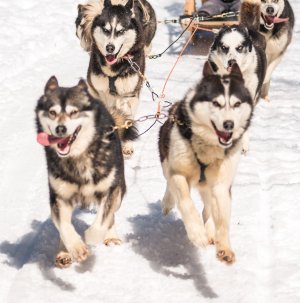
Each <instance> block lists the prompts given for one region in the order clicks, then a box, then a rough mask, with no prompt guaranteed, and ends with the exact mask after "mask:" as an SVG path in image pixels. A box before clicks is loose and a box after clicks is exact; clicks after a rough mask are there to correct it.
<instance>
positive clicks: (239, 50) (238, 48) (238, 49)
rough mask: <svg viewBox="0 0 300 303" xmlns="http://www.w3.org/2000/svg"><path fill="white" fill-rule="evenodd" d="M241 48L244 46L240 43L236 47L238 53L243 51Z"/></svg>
mask: <svg viewBox="0 0 300 303" xmlns="http://www.w3.org/2000/svg"><path fill="white" fill-rule="evenodd" d="M243 49H244V46H242V45H241V46H239V47H237V49H236V50H237V51H238V52H239V53H241V52H242V51H243Z"/></svg>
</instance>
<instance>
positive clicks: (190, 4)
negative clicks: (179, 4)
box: [180, 0, 239, 55]
mask: <svg viewBox="0 0 300 303" xmlns="http://www.w3.org/2000/svg"><path fill="white" fill-rule="evenodd" d="M206 1H207V0H202V1H201V2H202V4H203V3H204V2H206ZM196 12H197V10H196V1H195V0H185V5H184V14H183V16H181V17H180V24H181V26H182V27H183V29H186V28H187V27H188V29H187V31H188V32H189V33H192V32H194V30H195V28H197V30H196V32H195V34H194V36H193V39H192V42H191V45H190V49H189V53H190V54H195V55H207V54H208V52H209V48H210V46H211V44H212V43H213V40H214V31H216V30H218V29H219V28H221V27H223V26H231V25H236V24H239V20H238V13H233V12H232V13H225V14H221V15H219V16H211V17H208V18H205V17H204V18H203V17H202V18H201V17H199V18H195V19H194V20H193V21H191V18H192V17H193V16H195V13H196Z"/></svg>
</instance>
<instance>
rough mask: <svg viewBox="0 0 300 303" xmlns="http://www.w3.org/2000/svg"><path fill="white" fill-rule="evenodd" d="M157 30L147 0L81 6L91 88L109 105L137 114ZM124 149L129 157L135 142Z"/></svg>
mask: <svg viewBox="0 0 300 303" xmlns="http://www.w3.org/2000/svg"><path fill="white" fill-rule="evenodd" d="M155 31H156V18H155V12H154V10H153V8H152V6H151V5H150V3H149V2H148V1H146V0H139V1H133V0H128V1H127V0H99V1H93V0H89V1H87V3H86V4H84V5H79V6H78V17H77V19H76V33H77V36H78V38H79V39H80V43H81V46H82V47H83V49H84V50H86V51H87V52H89V54H90V63H89V68H88V72H87V81H88V86H89V91H90V93H91V94H92V95H93V96H94V97H96V98H100V99H101V100H102V101H103V102H104V104H105V106H107V107H108V108H110V107H116V108H118V109H121V110H122V111H124V112H125V113H126V114H128V115H130V116H131V117H132V118H134V116H135V114H136V112H137V108H138V104H139V96H140V91H141V87H142V84H143V80H144V78H143V75H144V73H145V58H146V55H147V54H148V53H149V51H150V49H151V42H152V39H153V37H154V34H155ZM122 150H123V154H124V156H126V158H130V157H131V155H132V154H133V145H132V142H130V141H127V142H124V143H123V144H122Z"/></svg>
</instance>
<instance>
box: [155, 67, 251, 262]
mask: <svg viewBox="0 0 300 303" xmlns="http://www.w3.org/2000/svg"><path fill="white" fill-rule="evenodd" d="M203 74H204V77H203V79H202V81H201V82H200V83H199V84H198V85H197V86H196V88H195V89H194V90H192V91H190V92H189V93H188V94H187V95H186V97H185V98H184V100H182V101H181V102H179V103H176V104H175V105H174V106H173V107H172V108H171V109H170V111H169V119H168V120H167V121H166V122H165V123H164V125H163V126H162V127H161V129H160V136H159V152H160V159H161V164H162V168H163V173H164V176H165V178H166V180H167V188H166V191H165V195H164V198H163V202H162V208H163V212H164V214H167V213H168V212H169V211H170V210H171V209H172V208H173V207H174V205H175V204H176V205H177V207H178V209H179V211H180V213H181V215H182V220H183V222H184V225H185V229H186V232H187V235H188V238H189V239H190V240H191V242H192V243H193V244H194V245H196V246H206V245H207V244H208V243H210V244H213V243H215V244H216V249H217V257H218V258H219V259H220V260H221V261H226V262H227V263H232V262H233V261H234V260H235V255H234V252H233V250H232V248H231V245H230V241H229V220H230V209H231V186H232V182H233V179H234V176H235V172H236V168H237V165H238V162H239V157H240V154H241V148H242V147H241V141H242V140H241V138H242V136H243V134H244V132H245V131H246V130H247V128H248V127H249V124H250V120H251V116H252V111H253V100H252V97H251V94H250V92H249V91H248V89H247V88H246V87H245V84H244V80H243V78H242V74H241V71H240V69H239V67H238V65H237V64H234V65H233V66H232V70H231V72H230V74H229V75H223V76H220V75H217V74H215V73H214V72H213V71H212V70H211V67H210V65H209V63H208V62H206V64H205V67H204V72H203ZM192 187H194V188H196V189H197V190H198V191H199V192H200V195H201V197H202V201H203V203H204V210H203V214H202V215H203V221H204V222H203V221H202V220H201V217H200V215H199V213H198V211H197V209H196V207H195V205H194V202H193V201H192V198H191V195H190V189H191V188H192Z"/></svg>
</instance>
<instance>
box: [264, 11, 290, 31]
mask: <svg viewBox="0 0 300 303" xmlns="http://www.w3.org/2000/svg"><path fill="white" fill-rule="evenodd" d="M261 15H262V18H263V19H264V23H265V28H266V29H272V28H273V27H274V24H275V23H282V22H287V21H288V20H289V18H279V17H276V16H270V15H264V14H261Z"/></svg>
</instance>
